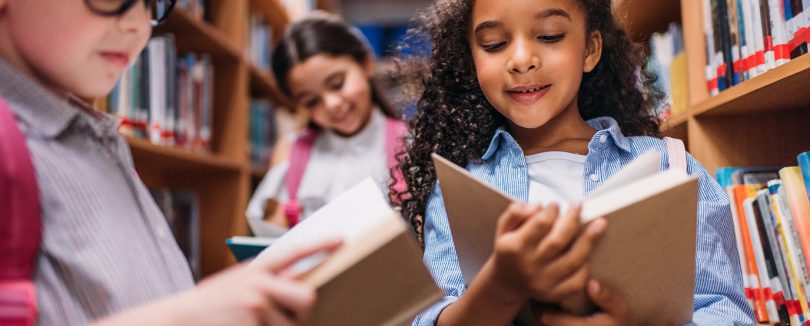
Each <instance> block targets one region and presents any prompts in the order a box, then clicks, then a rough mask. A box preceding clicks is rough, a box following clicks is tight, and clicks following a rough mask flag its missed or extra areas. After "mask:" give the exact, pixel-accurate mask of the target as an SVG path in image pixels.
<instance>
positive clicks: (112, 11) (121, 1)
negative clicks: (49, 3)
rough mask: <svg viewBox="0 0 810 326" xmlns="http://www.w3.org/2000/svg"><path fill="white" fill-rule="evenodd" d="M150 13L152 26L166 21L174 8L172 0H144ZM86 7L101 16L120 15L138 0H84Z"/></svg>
mask: <svg viewBox="0 0 810 326" xmlns="http://www.w3.org/2000/svg"><path fill="white" fill-rule="evenodd" d="M143 2H144V4H145V5H146V7H147V8H148V9H149V13H150V14H151V15H152V21H151V24H152V27H154V26H157V25H158V24H160V23H162V22H164V21H166V19H167V18H169V13H171V12H172V9H174V3H175V2H176V1H174V0H144V1H143ZM84 3H85V4H86V5H87V8H90V10H91V11H93V12H94V13H96V14H99V15H102V16H120V15H123V14H124V13H125V12H127V11H128V10H129V9H130V8H132V6H133V5H135V4H136V3H138V0H84Z"/></svg>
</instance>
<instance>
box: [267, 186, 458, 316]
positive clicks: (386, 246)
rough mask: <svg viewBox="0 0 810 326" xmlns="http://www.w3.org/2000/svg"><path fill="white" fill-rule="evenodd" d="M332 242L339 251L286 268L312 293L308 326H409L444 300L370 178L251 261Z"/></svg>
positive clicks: (416, 247) (412, 240)
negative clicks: (314, 293) (315, 296)
mask: <svg viewBox="0 0 810 326" xmlns="http://www.w3.org/2000/svg"><path fill="white" fill-rule="evenodd" d="M334 237H341V238H342V239H344V244H343V246H341V247H340V248H339V249H338V250H337V251H335V252H334V253H332V254H331V255H329V256H326V255H314V256H312V257H308V258H304V259H302V260H301V261H299V262H297V263H295V264H294V265H293V266H292V267H291V268H296V269H299V270H303V271H306V273H305V275H304V277H303V281H304V282H306V283H309V284H311V285H313V286H315V287H316V288H317V294H318V299H317V302H316V304H315V308H314V309H313V311H312V314H311V316H310V319H309V320H308V321H307V323H306V325H404V324H409V323H410V322H411V320H412V319H413V317H414V316H416V314H417V313H419V312H420V311H421V310H423V309H424V308H426V307H428V306H429V305H430V304H432V303H434V302H436V301H437V300H439V299H440V298H441V297H442V296H443V293H442V291H441V290H440V289H439V288H438V286H436V283H435V282H434V281H433V278H432V277H431V275H430V272H428V270H427V268H426V267H425V265H424V263H423V262H422V251H421V249H420V248H419V244H418V243H417V242H416V239H415V238H414V236H413V235H412V233H411V231H410V229H409V227H408V226H407V224H406V223H405V221H404V220H403V218H402V217H401V216H400V215H399V214H398V213H397V212H395V211H394V210H392V209H391V208H390V207H389V206H388V203H387V202H386V200H385V196H384V195H383V194H382V192H381V191H380V189H379V188H378V187H377V186H376V185H375V184H374V181H373V180H371V179H367V180H365V181H363V182H362V183H360V184H358V185H357V186H355V187H353V188H352V189H350V190H348V191H346V192H345V193H343V194H341V195H340V196H338V197H337V198H335V199H334V200H333V201H331V202H330V203H329V204H327V205H326V206H324V207H323V208H321V209H320V210H318V211H317V212H315V213H313V214H312V215H311V216H309V217H308V218H306V219H305V220H303V221H302V222H301V223H299V224H298V225H296V226H295V227H294V228H292V229H291V230H290V231H289V232H287V233H286V234H285V235H284V236H282V237H280V238H278V239H277V240H275V241H274V242H273V244H272V245H271V246H270V247H268V248H267V249H266V250H264V251H263V252H262V253H261V254H260V255H259V256H258V257H257V258H256V259H257V260H262V259H267V257H271V256H273V255H275V254H278V253H281V252H284V251H287V250H291V249H294V248H296V247H300V246H303V245H307V244H314V243H317V242H319V241H322V240H324V239H328V238H334ZM313 266H314V267H313Z"/></svg>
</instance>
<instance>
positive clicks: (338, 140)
mask: <svg viewBox="0 0 810 326" xmlns="http://www.w3.org/2000/svg"><path fill="white" fill-rule="evenodd" d="M384 128H385V116H384V115H383V114H382V112H381V111H380V110H379V109H378V108H376V107H373V108H372V109H371V117H369V121H368V124H367V125H366V126H365V127H363V130H361V131H360V132H358V133H357V134H356V135H354V136H351V137H343V136H340V135H338V134H336V133H335V132H334V131H332V130H329V129H327V130H325V131H324V133H323V135H324V138H326V142H327V143H328V144H329V146H330V147H331V148H335V149H339V150H340V151H350V152H358V151H359V152H363V151H367V150H368V149H369V148H371V147H372V146H373V144H374V143H375V142H376V141H379V134H378V131H379V130H381V129H384Z"/></svg>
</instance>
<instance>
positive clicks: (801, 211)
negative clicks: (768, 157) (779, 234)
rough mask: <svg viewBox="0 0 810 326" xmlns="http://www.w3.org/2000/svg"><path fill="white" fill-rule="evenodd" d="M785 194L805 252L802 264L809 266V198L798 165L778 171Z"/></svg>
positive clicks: (794, 225)
mask: <svg viewBox="0 0 810 326" xmlns="http://www.w3.org/2000/svg"><path fill="white" fill-rule="evenodd" d="M779 176H781V177H782V182H783V185H784V189H785V194H786V195H787V198H786V199H787V202H788V206H789V208H790V213H791V216H792V217H793V227H794V228H795V229H796V231H797V233H798V237H799V239H798V240H799V244H800V246H801V249H802V251H803V252H804V253H805V261H804V264H805V265H806V266H810V260H808V257H810V256H808V255H807V254H808V253H810V200H808V198H807V190H806V189H805V187H804V181H803V180H802V177H801V170H800V169H799V167H798V166H791V167H786V168H784V169H782V170H780V171H779Z"/></svg>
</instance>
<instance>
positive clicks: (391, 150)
mask: <svg viewBox="0 0 810 326" xmlns="http://www.w3.org/2000/svg"><path fill="white" fill-rule="evenodd" d="M385 122H386V125H385V152H386V155H387V156H388V157H387V158H388V169H389V170H391V169H394V168H396V166H397V157H396V156H397V153H398V152H399V151H401V150H402V145H403V141H402V137H404V136H405V134H406V133H407V131H408V129H407V127H406V126H405V123H404V122H402V121H400V120H397V119H394V118H390V117H389V118H387V119H386V121H385ZM393 171H394V175H393V177H394V180H395V182H394V189H396V190H397V191H403V190H404V189H406V186H405V178H403V176H402V171H400V170H398V169H394V170H393Z"/></svg>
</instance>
